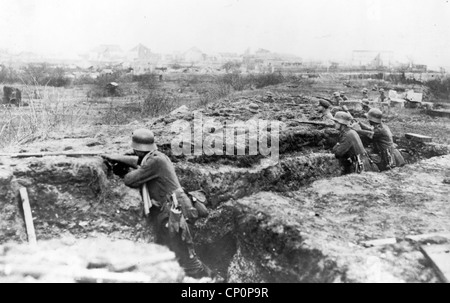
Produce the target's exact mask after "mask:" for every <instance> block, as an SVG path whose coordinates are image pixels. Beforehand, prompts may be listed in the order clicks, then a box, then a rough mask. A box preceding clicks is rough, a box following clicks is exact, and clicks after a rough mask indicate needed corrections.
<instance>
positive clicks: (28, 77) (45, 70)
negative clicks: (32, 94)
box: [21, 63, 71, 87]
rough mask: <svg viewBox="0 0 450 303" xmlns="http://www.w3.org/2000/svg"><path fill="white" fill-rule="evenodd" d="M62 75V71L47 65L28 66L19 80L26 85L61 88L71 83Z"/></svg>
mask: <svg viewBox="0 0 450 303" xmlns="http://www.w3.org/2000/svg"><path fill="white" fill-rule="evenodd" d="M64 74H65V70H64V69H62V68H60V67H57V68H52V67H50V66H49V65H48V64H47V63H42V64H28V66H26V67H25V69H24V75H23V78H22V79H21V80H22V81H23V82H24V83H25V84H27V85H42V86H54V87H63V86H67V85H69V84H70V83H71V80H70V79H69V78H67V77H65V76H64Z"/></svg>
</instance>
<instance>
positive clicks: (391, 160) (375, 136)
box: [352, 108, 405, 171]
mask: <svg viewBox="0 0 450 303" xmlns="http://www.w3.org/2000/svg"><path fill="white" fill-rule="evenodd" d="M382 117H383V113H382V112H381V110H379V109H378V108H372V109H370V110H369V112H368V113H367V119H368V120H369V124H370V125H367V124H365V123H363V122H358V125H359V128H355V127H354V125H352V127H353V128H354V129H355V131H356V132H357V133H358V134H359V135H361V136H364V137H367V138H368V139H370V141H371V143H372V145H373V151H374V152H375V153H376V154H377V155H378V159H374V160H375V163H376V164H377V166H378V168H379V169H380V171H385V170H389V169H391V168H394V167H400V166H403V165H405V160H404V159H403V156H402V154H401V153H400V152H399V151H398V149H397V148H395V145H394V141H393V139H392V133H391V130H390V129H389V127H388V126H387V125H385V124H384V123H382ZM355 124H356V123H355Z"/></svg>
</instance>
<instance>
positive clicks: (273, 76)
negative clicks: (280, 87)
mask: <svg viewBox="0 0 450 303" xmlns="http://www.w3.org/2000/svg"><path fill="white" fill-rule="evenodd" d="M284 81H285V79H284V76H283V75H282V74H281V73H270V74H262V75H258V76H256V77H255V78H254V82H255V85H256V88H263V87H266V86H269V85H276V84H280V83H283V82H284Z"/></svg>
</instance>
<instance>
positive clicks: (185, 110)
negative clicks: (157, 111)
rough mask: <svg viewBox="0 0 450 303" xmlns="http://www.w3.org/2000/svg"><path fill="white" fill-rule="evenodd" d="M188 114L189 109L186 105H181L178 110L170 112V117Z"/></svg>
mask: <svg viewBox="0 0 450 303" xmlns="http://www.w3.org/2000/svg"><path fill="white" fill-rule="evenodd" d="M188 112H189V108H188V107H187V106H186V105H182V106H180V107H179V108H177V109H175V110H173V111H171V112H170V115H177V114H180V113H181V114H186V113H188Z"/></svg>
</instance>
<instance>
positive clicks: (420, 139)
mask: <svg viewBox="0 0 450 303" xmlns="http://www.w3.org/2000/svg"><path fill="white" fill-rule="evenodd" d="M405 138H406V139H408V140H413V141H418V142H431V141H432V140H433V138H432V137H428V136H424V135H419V134H413V133H408V134H405Z"/></svg>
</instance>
